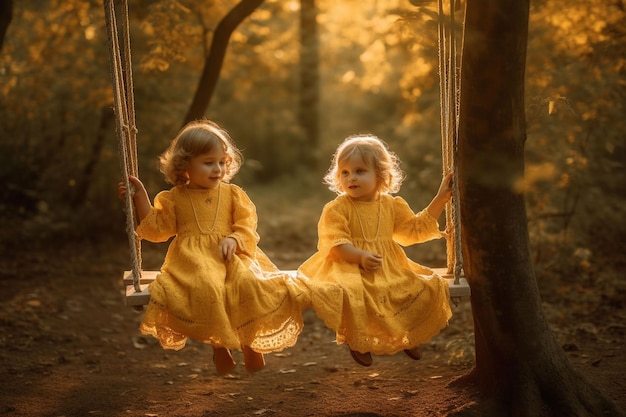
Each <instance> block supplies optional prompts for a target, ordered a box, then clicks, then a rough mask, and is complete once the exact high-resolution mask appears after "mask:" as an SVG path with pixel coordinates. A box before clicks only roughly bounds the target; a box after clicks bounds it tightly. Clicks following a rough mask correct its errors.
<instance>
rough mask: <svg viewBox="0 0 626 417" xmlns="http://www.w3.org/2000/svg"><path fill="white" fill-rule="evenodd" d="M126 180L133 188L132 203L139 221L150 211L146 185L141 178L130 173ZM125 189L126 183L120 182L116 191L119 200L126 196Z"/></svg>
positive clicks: (150, 206) (150, 205)
mask: <svg viewBox="0 0 626 417" xmlns="http://www.w3.org/2000/svg"><path fill="white" fill-rule="evenodd" d="M128 180H129V181H130V183H131V184H132V185H133V187H134V188H135V189H134V191H133V203H135V209H136V210H137V216H139V221H140V222H141V221H142V220H143V219H145V218H146V216H147V215H148V213H150V209H151V208H152V204H150V198H149V197H148V192H147V191H146V187H144V185H143V183H142V182H141V180H139V178H136V177H133V176H132V175H130V176H128ZM126 191H127V190H126V185H125V184H124V183H123V182H120V183H119V184H118V186H117V192H118V196H119V198H120V199H121V200H123V199H124V198H125V197H126Z"/></svg>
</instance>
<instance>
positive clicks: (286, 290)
mask: <svg viewBox="0 0 626 417" xmlns="http://www.w3.org/2000/svg"><path fill="white" fill-rule="evenodd" d="M256 227H257V216H256V208H255V206H254V204H253V203H252V201H251V200H250V199H249V197H248V196H247V194H246V193H245V192H244V191H243V190H242V189H241V188H240V187H238V186H236V185H234V184H228V183H220V185H219V186H218V187H216V188H215V189H211V190H201V189H188V188H187V187H185V186H176V187H173V188H172V189H170V190H166V191H162V192H160V193H159V194H158V195H157V196H156V197H155V200H154V207H153V208H152V209H151V211H150V213H149V214H148V216H147V217H146V218H144V219H143V221H142V222H141V223H140V224H139V226H138V227H137V233H138V235H139V237H140V238H141V239H145V240H148V241H151V242H164V241H167V240H168V239H170V238H171V237H172V236H174V238H173V239H172V241H171V243H170V245H169V247H168V251H167V254H166V257H165V261H164V263H163V265H162V267H161V270H160V273H159V274H158V276H157V279H156V280H155V281H154V282H153V283H152V284H151V285H150V303H149V304H148V306H147V308H146V312H145V315H144V317H143V320H142V322H141V325H140V330H141V332H142V333H144V334H149V335H152V336H154V337H155V338H156V339H158V340H159V342H160V343H161V346H162V347H163V348H166V349H176V350H178V349H181V348H183V347H184V346H185V343H186V340H187V338H192V339H194V340H198V341H202V342H205V343H210V344H212V345H214V346H216V347H225V348H228V349H240V348H241V346H242V345H247V346H250V347H251V348H252V349H253V350H255V351H257V352H261V353H268V352H273V351H279V350H282V349H283V348H286V347H290V346H293V345H294V344H295V343H296V340H297V338H298V335H299V334H300V332H301V331H302V326H303V323H302V309H303V308H306V307H307V306H308V303H309V301H308V298H307V297H308V294H307V291H306V290H302V289H303V288H304V287H302V286H301V285H298V284H297V282H296V281H295V280H293V279H292V278H291V277H290V276H289V275H287V274H285V273H283V272H281V271H280V270H279V269H278V268H277V267H276V266H275V265H274V264H273V263H272V262H271V261H270V259H269V258H268V257H267V256H266V255H265V254H264V253H263V251H261V249H260V248H259V247H257V244H258V242H259V236H258V234H257V232H256ZM224 237H232V238H234V239H235V240H236V241H237V246H238V249H237V252H236V255H235V256H233V258H232V259H231V260H230V261H225V260H224V259H223V257H222V254H221V252H220V249H219V245H218V244H219V241H220V240H221V239H222V238H224Z"/></svg>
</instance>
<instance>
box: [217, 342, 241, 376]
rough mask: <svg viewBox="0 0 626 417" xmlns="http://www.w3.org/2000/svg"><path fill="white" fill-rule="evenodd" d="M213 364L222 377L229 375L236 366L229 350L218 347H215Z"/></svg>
mask: <svg viewBox="0 0 626 417" xmlns="http://www.w3.org/2000/svg"><path fill="white" fill-rule="evenodd" d="M213 363H214V364H215V369H216V370H217V373H218V374H220V375H224V374H227V373H229V372H230V371H232V370H233V369H234V368H235V365H236V363H235V360H234V359H233V357H232V355H231V354H230V351H229V350H228V349H226V348H223V347H216V346H213Z"/></svg>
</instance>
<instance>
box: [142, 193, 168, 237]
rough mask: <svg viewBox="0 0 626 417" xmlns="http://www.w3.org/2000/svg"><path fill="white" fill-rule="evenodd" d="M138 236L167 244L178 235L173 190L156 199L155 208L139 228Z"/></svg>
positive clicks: (159, 195)
mask: <svg viewBox="0 0 626 417" xmlns="http://www.w3.org/2000/svg"><path fill="white" fill-rule="evenodd" d="M136 232H137V235H138V236H139V237H140V238H141V239H144V240H148V241H150V242H165V241H166V240H168V239H169V238H170V237H172V236H174V235H175V234H176V209H175V204H174V195H173V193H172V191H171V190H167V191H161V192H160V193H159V194H157V196H156V197H155V198H154V207H152V208H151V209H150V212H149V213H148V215H147V216H146V217H145V218H144V219H143V220H142V221H141V223H140V224H139V226H137V230H136Z"/></svg>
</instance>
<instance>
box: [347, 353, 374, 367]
mask: <svg viewBox="0 0 626 417" xmlns="http://www.w3.org/2000/svg"><path fill="white" fill-rule="evenodd" d="M350 355H351V356H352V359H354V361H355V362H356V363H358V364H359V365H363V366H370V365H371V364H372V362H373V361H372V355H371V354H370V353H369V352H365V353H361V352H357V351H356V350H352V349H350Z"/></svg>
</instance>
